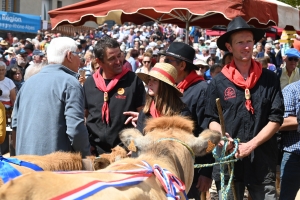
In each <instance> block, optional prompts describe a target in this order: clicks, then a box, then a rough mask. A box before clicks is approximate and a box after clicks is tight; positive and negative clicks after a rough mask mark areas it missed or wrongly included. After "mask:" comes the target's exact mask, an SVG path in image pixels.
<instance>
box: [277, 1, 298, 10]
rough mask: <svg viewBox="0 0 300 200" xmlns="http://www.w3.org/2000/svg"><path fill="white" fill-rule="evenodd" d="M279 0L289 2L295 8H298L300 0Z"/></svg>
mask: <svg viewBox="0 0 300 200" xmlns="http://www.w3.org/2000/svg"><path fill="white" fill-rule="evenodd" d="M279 1H281V2H283V3H286V4H289V5H291V6H293V7H295V8H299V3H300V0H279Z"/></svg>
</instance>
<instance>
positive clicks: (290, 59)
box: [288, 57, 299, 62]
mask: <svg viewBox="0 0 300 200" xmlns="http://www.w3.org/2000/svg"><path fill="white" fill-rule="evenodd" d="M288 60H289V61H295V62H298V61H299V58H296V57H289V58H288Z"/></svg>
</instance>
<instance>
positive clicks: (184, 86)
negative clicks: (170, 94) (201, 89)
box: [177, 70, 204, 93]
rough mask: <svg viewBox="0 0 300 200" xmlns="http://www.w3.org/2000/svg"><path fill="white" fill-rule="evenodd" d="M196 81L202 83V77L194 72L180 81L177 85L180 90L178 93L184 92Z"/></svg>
mask: <svg viewBox="0 0 300 200" xmlns="http://www.w3.org/2000/svg"><path fill="white" fill-rule="evenodd" d="M198 81H204V78H203V76H199V75H198V74H197V73H196V72H195V71H194V70H193V71H192V72H191V73H190V74H189V75H187V77H185V79H184V80H182V81H181V82H180V83H178V85H177V88H178V89H179V90H180V92H182V93H183V92H184V91H185V90H186V89H187V88H188V87H190V85H192V84H193V83H196V82H198Z"/></svg>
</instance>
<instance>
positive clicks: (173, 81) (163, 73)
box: [151, 67, 175, 84]
mask: <svg viewBox="0 0 300 200" xmlns="http://www.w3.org/2000/svg"><path fill="white" fill-rule="evenodd" d="M151 70H152V71H157V72H159V73H161V74H162V75H164V76H165V77H167V78H168V79H169V80H170V81H171V82H172V83H173V84H175V80H174V78H173V76H171V75H170V74H168V73H167V72H166V71H164V70H162V69H159V68H156V67H153V68H152V69H151Z"/></svg>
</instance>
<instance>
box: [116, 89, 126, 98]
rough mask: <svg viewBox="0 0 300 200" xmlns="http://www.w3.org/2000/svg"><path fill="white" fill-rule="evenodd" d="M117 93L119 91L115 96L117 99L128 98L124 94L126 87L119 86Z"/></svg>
mask: <svg viewBox="0 0 300 200" xmlns="http://www.w3.org/2000/svg"><path fill="white" fill-rule="evenodd" d="M117 93H118V95H116V96H115V97H116V98H117V99H126V96H125V95H123V94H124V93H125V89H124V88H119V89H118V91H117Z"/></svg>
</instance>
